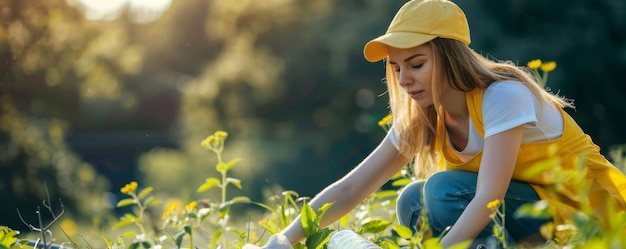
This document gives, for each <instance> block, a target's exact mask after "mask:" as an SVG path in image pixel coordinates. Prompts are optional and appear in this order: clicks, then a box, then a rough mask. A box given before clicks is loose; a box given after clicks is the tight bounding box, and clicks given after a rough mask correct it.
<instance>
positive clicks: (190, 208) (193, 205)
mask: <svg viewBox="0 0 626 249" xmlns="http://www.w3.org/2000/svg"><path fill="white" fill-rule="evenodd" d="M185 210H187V211H193V210H198V203H197V202H196V201H192V202H190V203H189V204H187V205H185Z"/></svg>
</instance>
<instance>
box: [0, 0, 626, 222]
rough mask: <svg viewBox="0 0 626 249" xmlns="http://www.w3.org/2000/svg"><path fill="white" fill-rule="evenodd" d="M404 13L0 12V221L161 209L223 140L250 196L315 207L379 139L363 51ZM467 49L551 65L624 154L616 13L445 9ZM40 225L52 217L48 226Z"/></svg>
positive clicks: (91, 7)
mask: <svg viewBox="0 0 626 249" xmlns="http://www.w3.org/2000/svg"><path fill="white" fill-rule="evenodd" d="M404 2H405V1H402V0H393V1H392V0H358V1H355V0H315V1H302V0H263V1H258V0H158V1H157V0H154V1H150V0H45V1H44V0H28V1H25V0H0V98H1V99H0V225H8V226H10V227H12V228H14V229H18V230H27V227H26V226H25V225H24V224H22V222H21V221H20V220H19V218H18V216H17V212H16V209H18V210H20V211H21V213H22V214H23V216H24V218H25V219H26V220H27V221H28V222H31V223H35V221H36V220H35V219H36V216H34V211H35V210H36V207H37V206H41V205H42V200H43V199H45V198H46V195H47V194H46V188H47V190H48V195H49V196H50V197H51V199H52V202H53V205H52V206H53V207H54V209H55V210H60V204H59V201H58V200H59V199H61V200H62V202H63V204H64V208H65V211H66V214H65V216H67V217H69V218H72V219H74V220H77V221H80V222H82V223H87V224H90V225H92V226H101V227H106V226H107V224H108V223H107V220H106V218H104V217H109V216H115V215H117V214H119V213H120V212H123V210H118V209H115V208H114V206H115V203H116V202H117V200H119V198H121V197H122V196H120V194H119V189H120V188H121V187H122V186H124V184H126V183H128V182H129V181H131V180H137V181H138V182H139V184H140V186H153V187H154V189H155V193H157V194H158V196H159V197H160V198H162V199H168V198H178V199H181V200H182V201H184V202H186V201H190V200H193V199H198V198H213V197H212V196H211V193H201V194H198V193H196V191H195V190H196V189H197V187H198V186H199V185H200V184H202V183H203V182H204V179H205V178H207V177H210V176H215V175H216V172H215V170H214V164H215V161H216V159H215V156H214V155H213V154H212V153H210V152H208V151H206V150H204V149H203V148H201V146H200V142H201V141H202V140H203V139H204V138H205V137H206V136H208V135H210V134H212V133H213V132H214V131H216V130H224V131H227V132H228V133H229V134H230V136H229V138H228V140H227V142H226V143H227V144H226V152H225V159H226V160H230V159H232V158H235V157H240V158H242V161H241V163H239V164H238V165H237V166H236V167H235V168H233V171H232V172H231V176H233V177H236V178H240V179H241V180H242V183H243V190H237V189H233V191H232V195H246V196H249V197H250V198H251V199H253V200H255V201H263V199H264V198H265V197H266V196H267V195H268V193H269V194H271V193H276V192H277V191H280V190H282V189H291V190H295V191H297V192H299V193H300V194H301V195H305V196H312V195H314V194H315V193H316V192H318V191H319V190H321V189H322V188H323V187H324V186H326V185H327V184H329V183H330V182H332V181H334V180H336V179H337V178H339V177H341V176H342V175H343V174H344V173H346V172H347V171H349V170H350V169H352V168H353V167H354V166H355V165H356V164H357V163H358V162H360V161H361V160H362V159H363V158H364V157H365V156H366V155H367V154H368V153H369V152H370V151H371V150H372V149H373V148H374V147H375V146H376V145H377V143H378V141H379V140H380V139H381V138H382V137H383V136H384V131H383V130H382V129H381V128H380V127H378V125H377V122H378V120H379V119H380V118H382V117H383V116H384V115H386V114H387V113H388V108H387V102H386V100H387V96H386V95H385V85H384V84H382V83H381V79H382V78H383V77H384V67H383V64H382V63H368V62H366V61H365V60H364V59H363V56H362V48H363V45H364V44H365V43H366V42H367V41H368V40H370V39H372V38H374V37H376V36H378V35H380V34H382V33H384V31H385V30H386V27H387V25H388V23H389V22H390V20H391V19H392V17H393V15H394V13H395V11H396V10H397V9H398V8H399V7H400V6H401V5H402V4H403V3H404ZM456 2H457V4H458V5H459V6H461V8H463V9H464V10H465V12H466V15H467V18H468V20H469V23H470V28H471V33H472V39H473V40H472V44H471V45H470V46H471V47H472V48H473V49H475V50H476V51H478V52H480V53H482V54H484V55H486V56H487V57H489V58H491V59H494V60H511V61H513V62H514V63H517V64H519V65H525V64H526V62H527V61H529V60H531V59H536V58H540V59H543V60H552V61H556V62H557V63H558V67H557V68H556V70H555V71H554V72H552V73H551V74H550V78H549V83H548V85H549V86H550V87H551V89H552V91H553V92H558V93H559V94H560V95H563V96H566V97H567V98H571V99H574V101H575V104H576V106H577V108H576V109H575V110H568V112H569V113H571V114H572V116H573V117H574V118H575V119H576V120H577V121H578V122H579V124H580V125H581V127H582V128H583V129H584V130H585V131H586V132H588V133H589V134H590V135H591V136H592V137H593V139H594V141H595V142H596V143H597V144H598V145H600V146H601V147H602V152H603V153H605V154H606V153H608V151H609V150H612V149H613V148H617V147H620V146H621V145H622V144H625V143H626V134H625V133H624V127H626V118H625V117H626V101H625V100H624V98H625V97H626V80H625V79H624V76H623V74H624V72H626V2H625V1H623V0H595V1H588V0H555V1H544V0H511V1H501V0H457V1H456ZM44 218H46V219H49V218H50V217H44Z"/></svg>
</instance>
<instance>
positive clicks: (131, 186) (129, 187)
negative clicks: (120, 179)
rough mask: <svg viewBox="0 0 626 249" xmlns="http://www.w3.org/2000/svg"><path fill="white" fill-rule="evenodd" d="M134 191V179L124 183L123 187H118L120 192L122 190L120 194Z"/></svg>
mask: <svg viewBox="0 0 626 249" xmlns="http://www.w3.org/2000/svg"><path fill="white" fill-rule="evenodd" d="M135 191H137V182H136V181H132V182H130V183H128V184H126V185H124V187H122V188H121V189H120V192H122V194H130V193H134V192H135Z"/></svg>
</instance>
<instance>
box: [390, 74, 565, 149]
mask: <svg viewBox="0 0 626 249" xmlns="http://www.w3.org/2000/svg"><path fill="white" fill-rule="evenodd" d="M542 105H543V107H541V106H542ZM482 113H483V123H484V126H485V127H484V131H485V138H487V137H490V136H493V135H495V134H498V133H500V132H503V131H506V130H509V129H512V128H515V127H517V126H520V125H524V134H523V136H522V143H530V142H538V141H548V140H552V139H556V138H559V137H560V136H561V135H562V134H563V118H562V117H561V113H560V111H559V110H558V109H557V107H556V106H555V105H553V104H544V103H542V102H541V101H539V99H537V97H535V95H534V94H533V93H532V92H531V91H530V89H528V87H526V86H525V85H524V84H522V83H520V82H517V81H502V82H495V83H493V84H491V85H489V87H487V88H486V89H485V93H484V95H483V103H482ZM389 132H390V133H391V134H390V138H391V141H392V143H393V144H394V145H395V146H396V148H397V147H398V144H399V143H398V135H397V134H396V131H395V129H393V127H392V128H391V129H390V130H389ZM484 143H485V141H484V139H483V138H481V137H480V135H478V132H477V131H476V129H475V128H474V124H473V122H472V120H471V117H470V120H469V138H468V142H467V146H466V147H465V149H463V150H462V151H458V150H456V149H455V148H454V147H451V148H452V150H453V151H455V152H456V153H457V155H458V156H459V158H460V159H461V160H463V161H466V160H467V159H469V158H471V157H472V156H473V155H475V154H476V153H478V152H481V151H482V150H483V148H484ZM448 144H450V143H448Z"/></svg>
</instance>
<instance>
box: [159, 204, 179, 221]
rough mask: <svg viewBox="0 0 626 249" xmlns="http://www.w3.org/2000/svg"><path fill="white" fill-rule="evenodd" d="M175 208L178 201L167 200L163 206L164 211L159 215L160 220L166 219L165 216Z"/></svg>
mask: <svg viewBox="0 0 626 249" xmlns="http://www.w3.org/2000/svg"><path fill="white" fill-rule="evenodd" d="M176 209H178V201H169V202H168V203H167V207H166V208H165V211H163V215H162V216H161V219H162V220H165V219H167V217H169V216H170V215H171V214H172V213H173V212H174V211H176Z"/></svg>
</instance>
